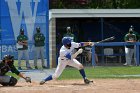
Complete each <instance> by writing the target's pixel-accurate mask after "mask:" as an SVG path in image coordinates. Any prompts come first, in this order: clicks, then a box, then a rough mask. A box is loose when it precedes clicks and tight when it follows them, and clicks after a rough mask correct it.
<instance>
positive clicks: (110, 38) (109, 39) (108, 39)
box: [94, 36, 115, 44]
mask: <svg viewBox="0 0 140 93" xmlns="http://www.w3.org/2000/svg"><path fill="white" fill-rule="evenodd" d="M114 39H115V37H114V36H112V37H109V38H106V39H103V40H101V41H98V42H95V43H94V44H98V43H102V42H106V41H111V40H114Z"/></svg>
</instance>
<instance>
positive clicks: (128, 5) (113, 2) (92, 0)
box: [50, 0, 140, 9]
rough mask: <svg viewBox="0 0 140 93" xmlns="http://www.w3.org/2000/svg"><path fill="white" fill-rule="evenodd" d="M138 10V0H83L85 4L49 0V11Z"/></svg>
mask: <svg viewBox="0 0 140 93" xmlns="http://www.w3.org/2000/svg"><path fill="white" fill-rule="evenodd" d="M55 8H57V9H65V8H69V9H75V8H79V9H80V8H83V9H85V8H87V9H91V8H93V9H139V8H140V0H85V4H81V3H78V1H75V2H74V1H71V0H69V1H67V0H58V1H57V2H56V1H55V3H53V1H51V0H50V9H55Z"/></svg>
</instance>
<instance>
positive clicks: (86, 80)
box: [84, 79, 93, 84]
mask: <svg viewBox="0 0 140 93" xmlns="http://www.w3.org/2000/svg"><path fill="white" fill-rule="evenodd" d="M84 82H85V84H89V83H93V81H90V80H88V79H85V80H84Z"/></svg>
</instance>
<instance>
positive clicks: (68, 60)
mask: <svg viewBox="0 0 140 93" xmlns="http://www.w3.org/2000/svg"><path fill="white" fill-rule="evenodd" d="M62 44H63V46H62V47H61V48H60V51H59V57H58V65H57V68H56V70H55V73H54V74H53V75H50V76H48V77H47V78H45V79H43V80H42V81H41V82H40V85H43V84H44V83H45V82H46V81H49V80H53V79H57V78H58V77H59V76H60V75H61V73H62V72H63V70H64V69H65V67H66V66H67V65H69V66H72V67H75V68H77V69H78V70H79V72H80V74H81V75H82V77H83V79H84V82H85V84H89V83H90V82H92V81H90V80H88V79H87V77H86V74H85V71H84V67H83V65H82V64H81V63H80V62H79V61H78V60H76V57H77V55H78V54H81V53H82V51H83V50H82V49H79V50H78V51H77V52H76V53H74V54H72V51H73V50H74V49H75V48H79V47H82V46H87V45H90V46H92V45H93V43H92V42H81V43H76V42H71V38H69V37H63V39H62Z"/></svg>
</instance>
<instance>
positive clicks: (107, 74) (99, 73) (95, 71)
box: [60, 66, 140, 79]
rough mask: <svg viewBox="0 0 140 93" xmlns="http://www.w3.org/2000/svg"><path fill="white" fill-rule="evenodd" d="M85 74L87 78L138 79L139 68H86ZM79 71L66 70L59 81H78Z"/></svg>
mask: <svg viewBox="0 0 140 93" xmlns="http://www.w3.org/2000/svg"><path fill="white" fill-rule="evenodd" d="M85 72H86V75H87V77H88V78H140V67H139V66H131V67H124V66H121V67H118V66H117V67H107V66H105V67H103V66H100V67H95V68H93V67H86V68H85ZM80 78H82V77H81V75H80V73H79V71H78V70H77V69H75V68H66V69H65V70H64V72H63V73H62V75H61V76H60V79H80Z"/></svg>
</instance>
